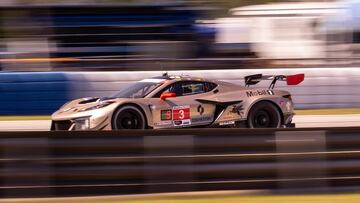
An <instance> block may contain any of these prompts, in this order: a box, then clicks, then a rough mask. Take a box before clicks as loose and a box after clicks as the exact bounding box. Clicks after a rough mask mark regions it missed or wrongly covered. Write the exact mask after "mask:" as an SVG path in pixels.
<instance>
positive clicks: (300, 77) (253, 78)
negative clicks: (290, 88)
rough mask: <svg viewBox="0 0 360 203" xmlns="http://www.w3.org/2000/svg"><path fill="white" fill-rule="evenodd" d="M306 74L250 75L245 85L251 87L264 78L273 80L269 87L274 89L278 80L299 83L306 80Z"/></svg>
mask: <svg viewBox="0 0 360 203" xmlns="http://www.w3.org/2000/svg"><path fill="white" fill-rule="evenodd" d="M304 78H305V75H304V74H303V73H302V74H296V75H262V74H256V75H248V76H245V85H246V86H247V87H249V86H250V85H256V84H257V83H259V82H260V81H262V80H271V84H270V86H269V89H274V87H275V84H276V82H277V81H286V83H287V85H298V84H300V83H301V82H302V81H304Z"/></svg>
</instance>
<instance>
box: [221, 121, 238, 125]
mask: <svg viewBox="0 0 360 203" xmlns="http://www.w3.org/2000/svg"><path fill="white" fill-rule="evenodd" d="M234 124H235V121H224V122H220V123H219V125H234Z"/></svg>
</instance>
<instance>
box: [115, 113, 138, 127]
mask: <svg viewBox="0 0 360 203" xmlns="http://www.w3.org/2000/svg"><path fill="white" fill-rule="evenodd" d="M140 127H141V117H140V115H139V114H138V113H137V112H136V111H134V110H131V109H128V110H124V111H121V113H119V115H118V117H117V119H116V128H117V129H140Z"/></svg>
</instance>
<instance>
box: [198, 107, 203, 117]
mask: <svg viewBox="0 0 360 203" xmlns="http://www.w3.org/2000/svg"><path fill="white" fill-rule="evenodd" d="M197 112H199V114H200V115H203V113H204V107H202V106H201V105H199V106H198V107H197Z"/></svg>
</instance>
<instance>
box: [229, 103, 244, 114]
mask: <svg viewBox="0 0 360 203" xmlns="http://www.w3.org/2000/svg"><path fill="white" fill-rule="evenodd" d="M242 110H244V108H243V106H242V105H233V106H232V109H231V111H230V112H231V113H236V114H237V115H239V116H241V114H242V113H243V112H242Z"/></svg>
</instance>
